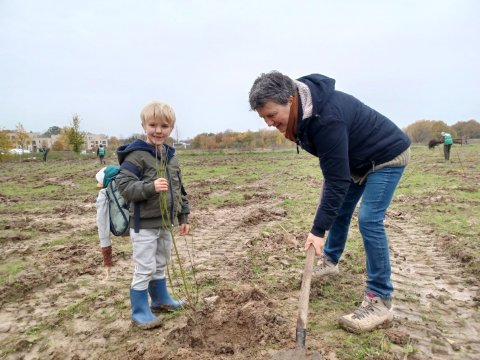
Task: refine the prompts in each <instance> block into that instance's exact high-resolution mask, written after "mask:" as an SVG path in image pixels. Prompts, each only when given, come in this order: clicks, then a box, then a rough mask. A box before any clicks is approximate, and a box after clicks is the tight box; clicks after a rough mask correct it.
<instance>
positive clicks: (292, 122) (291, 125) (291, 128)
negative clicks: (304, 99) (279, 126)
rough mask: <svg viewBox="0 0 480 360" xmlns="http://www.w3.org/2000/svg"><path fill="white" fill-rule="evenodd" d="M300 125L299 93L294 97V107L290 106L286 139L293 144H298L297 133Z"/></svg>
mask: <svg viewBox="0 0 480 360" xmlns="http://www.w3.org/2000/svg"><path fill="white" fill-rule="evenodd" d="M297 123H298V91H295V94H294V95H293V101H292V105H290V114H289V115H288V123H287V131H285V134H284V135H285V137H286V138H287V139H288V140H290V141H293V142H296V141H297V139H296V136H295V132H296V131H297Z"/></svg>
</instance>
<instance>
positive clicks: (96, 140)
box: [5, 131, 108, 152]
mask: <svg viewBox="0 0 480 360" xmlns="http://www.w3.org/2000/svg"><path fill="white" fill-rule="evenodd" d="M5 134H6V135H7V137H8V138H9V139H10V141H11V143H12V146H13V147H14V148H15V149H20V148H21V146H20V144H19V143H18V139H17V136H16V134H17V132H16V131H6V132H5ZM28 136H29V138H30V139H29V141H27V143H26V144H25V146H24V150H29V151H31V152H37V151H38V150H40V149H41V148H42V147H43V146H45V147H47V148H52V145H53V144H54V143H55V142H56V141H57V140H58V139H59V138H60V137H61V135H51V136H49V137H48V136H43V135H42V134H41V133H37V132H29V133H28ZM100 144H101V145H103V146H105V147H106V148H108V136H107V135H103V134H91V133H87V134H86V135H85V151H86V152H95V151H97V148H98V147H99V146H100Z"/></svg>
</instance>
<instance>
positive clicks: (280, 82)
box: [249, 71, 410, 332]
mask: <svg viewBox="0 0 480 360" xmlns="http://www.w3.org/2000/svg"><path fill="white" fill-rule="evenodd" d="M249 102H250V107H251V109H252V110H255V111H256V112H257V113H258V115H259V116H260V117H262V118H263V119H264V120H265V122H266V123H267V125H268V126H275V127H276V128H277V129H278V130H279V131H280V132H282V133H283V134H284V135H285V137H286V138H288V139H289V140H291V141H294V142H295V143H297V146H300V147H301V148H303V149H304V150H306V151H307V152H309V153H310V154H312V155H314V156H317V157H318V158H319V159H320V168H321V170H322V173H323V176H324V185H323V191H322V195H321V199H320V204H319V206H318V208H317V212H316V215H315V219H314V221H313V225H312V228H311V230H310V232H309V234H308V236H307V241H306V243H305V249H308V247H309V246H310V244H313V245H314V247H315V253H316V255H317V256H320V259H319V261H318V263H317V265H316V266H315V268H314V276H316V277H323V276H326V275H331V274H336V273H338V272H339V270H338V262H339V260H340V257H341V255H342V253H343V250H344V249H345V243H346V240H347V235H348V229H349V225H350V220H351V218H352V214H353V211H354V209H355V207H356V205H357V203H358V201H359V200H360V198H362V202H361V204H360V209H359V213H358V224H359V229H360V233H361V235H362V238H363V243H364V247H365V254H366V259H367V263H366V268H367V275H368V278H367V283H366V290H365V295H364V300H363V302H362V304H361V305H360V307H359V308H358V309H357V310H355V311H354V312H353V313H351V314H348V315H345V316H343V317H341V318H340V319H339V322H340V325H341V326H342V327H344V328H345V329H347V330H350V331H353V332H365V331H370V330H372V329H375V328H377V327H379V326H381V325H385V324H386V323H388V322H390V321H391V320H392V319H393V312H392V302H391V294H392V292H393V286H392V283H391V280H390V276H391V270H390V257H389V250H388V240H387V236H386V233H385V227H384V223H383V221H384V218H385V213H386V211H387V208H388V206H389V204H390V201H391V200H392V197H393V193H394V191H395V188H396V187H397V184H398V182H399V181H400V178H401V176H402V174H403V171H404V169H405V166H406V165H407V164H408V161H409V159H410V150H409V147H410V140H409V139H408V137H407V136H406V135H405V134H404V133H403V132H402V131H401V130H400V129H399V128H398V127H397V126H396V125H395V124H394V123H393V122H392V121H391V120H389V119H388V118H386V117H385V116H383V115H381V114H380V113H378V112H377V111H375V110H373V109H371V108H370V107H368V106H366V105H365V104H363V103H362V102H360V101H359V100H357V99H356V98H354V97H353V96H351V95H348V94H345V93H343V92H340V91H337V90H335V80H333V79H331V78H328V77H326V76H323V75H320V74H313V75H308V76H304V77H302V78H300V79H298V80H292V79H291V78H289V77H288V76H286V75H283V74H281V73H280V72H277V71H272V72H270V73H267V74H261V75H260V76H259V77H258V78H257V79H256V80H255V82H254V83H253V86H252V88H251V90H250V94H249ZM327 230H328V236H327V239H326V241H325V239H324V237H325V233H326V231H327Z"/></svg>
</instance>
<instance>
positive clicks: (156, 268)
mask: <svg viewBox="0 0 480 360" xmlns="http://www.w3.org/2000/svg"><path fill="white" fill-rule="evenodd" d="M140 117H141V120H142V127H143V129H144V131H145V135H146V141H143V140H135V141H134V142H133V143H131V144H128V145H124V146H121V147H119V148H118V150H117V155H118V160H119V163H120V166H121V169H120V173H119V175H118V176H117V184H118V189H119V191H120V193H121V195H122V196H123V197H124V198H125V199H126V200H128V201H130V202H131V206H130V237H131V239H132V244H133V259H134V262H135V269H134V273H133V279H132V283H131V286H130V301H131V305H132V320H133V322H134V323H135V324H136V325H138V326H139V327H140V328H142V329H153V328H154V327H158V326H160V325H161V322H160V320H159V319H157V318H156V317H155V315H153V313H152V311H151V310H154V311H160V310H176V309H178V308H180V307H181V306H182V305H183V302H182V301H178V300H174V299H172V298H171V297H170V294H169V293H168V290H167V283H166V278H165V268H166V265H167V263H168V261H169V259H170V252H171V246H172V238H171V234H170V225H171V224H173V223H174V222H176V221H178V224H179V227H180V235H187V234H188V232H189V225H188V214H189V213H190V210H189V208H188V201H187V198H186V195H187V193H186V192H185V189H184V188H183V185H182V179H181V176H180V166H179V163H178V160H177V158H176V157H175V156H174V153H175V149H174V148H172V147H170V146H168V145H167V144H165V141H166V140H167V139H168V137H169V135H170V133H171V132H172V130H173V127H174V126H175V113H174V111H173V109H172V108H171V107H170V106H169V105H167V104H165V103H161V102H152V103H149V104H147V105H146V106H145V107H144V108H143V110H142V112H141V114H140ZM162 160H163V161H166V163H167V166H166V174H167V175H166V178H159V177H157V168H158V166H159V165H160V163H161V162H162ZM160 192H166V196H167V205H168V213H169V217H170V219H166V218H165V216H164V217H162V212H161V209H160ZM168 221H170V223H171V224H169V223H168ZM148 294H150V297H151V299H152V304H151V308H150V307H149V305H148Z"/></svg>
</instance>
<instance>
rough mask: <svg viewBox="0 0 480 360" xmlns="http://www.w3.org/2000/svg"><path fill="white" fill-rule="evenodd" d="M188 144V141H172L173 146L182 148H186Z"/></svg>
mask: <svg viewBox="0 0 480 360" xmlns="http://www.w3.org/2000/svg"><path fill="white" fill-rule="evenodd" d="M188 146H190V144H189V143H186V142H182V141H179V142H174V143H173V147H174V148H179V149H181V148H184V149H186V148H187V147H188Z"/></svg>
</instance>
